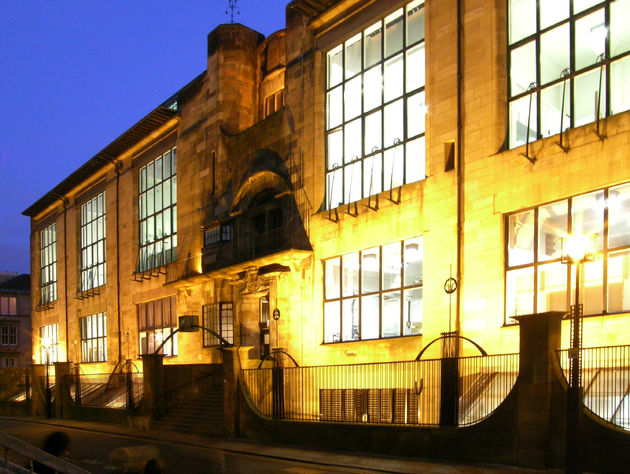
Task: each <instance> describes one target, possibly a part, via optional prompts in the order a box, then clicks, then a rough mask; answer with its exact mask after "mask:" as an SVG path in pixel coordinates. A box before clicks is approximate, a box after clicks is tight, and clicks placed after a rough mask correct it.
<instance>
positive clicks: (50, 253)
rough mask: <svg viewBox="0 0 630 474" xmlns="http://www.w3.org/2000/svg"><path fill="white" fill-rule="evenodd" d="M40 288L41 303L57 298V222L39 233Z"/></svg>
mask: <svg viewBox="0 0 630 474" xmlns="http://www.w3.org/2000/svg"><path fill="white" fill-rule="evenodd" d="M39 259H40V262H39V270H40V278H39V290H40V303H41V304H43V305H44V304H46V303H51V302H53V301H55V300H56V299H57V224H51V225H49V226H48V227H46V228H45V229H44V230H42V231H41V232H40V233H39Z"/></svg>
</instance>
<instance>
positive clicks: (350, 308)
mask: <svg viewBox="0 0 630 474" xmlns="http://www.w3.org/2000/svg"><path fill="white" fill-rule="evenodd" d="M342 306H343V316H342V318H343V319H342V323H341V325H342V328H343V340H344V341H356V340H358V339H359V299H358V298H351V299H348V300H343V304H342Z"/></svg>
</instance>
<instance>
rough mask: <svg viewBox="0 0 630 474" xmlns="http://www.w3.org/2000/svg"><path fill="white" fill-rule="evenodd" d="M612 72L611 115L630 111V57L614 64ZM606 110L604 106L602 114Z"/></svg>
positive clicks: (611, 68)
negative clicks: (629, 85)
mask: <svg viewBox="0 0 630 474" xmlns="http://www.w3.org/2000/svg"><path fill="white" fill-rule="evenodd" d="M628 31H630V28H628ZM610 72H611V78H610V90H611V91H610V113H611V114H618V113H619V112H623V111H625V110H630V87H628V84H630V57H626V58H624V59H622V60H620V61H615V62H614V63H612V65H611V66H610ZM604 108H605V107H603V106H602V113H603V109H604Z"/></svg>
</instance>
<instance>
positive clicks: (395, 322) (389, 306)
mask: <svg viewBox="0 0 630 474" xmlns="http://www.w3.org/2000/svg"><path fill="white" fill-rule="evenodd" d="M382 304H383V313H382V319H383V328H382V332H381V337H396V336H400V292H399V291H394V292H391V293H385V294H383V303H382Z"/></svg>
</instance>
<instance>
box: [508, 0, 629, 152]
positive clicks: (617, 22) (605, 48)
mask: <svg viewBox="0 0 630 474" xmlns="http://www.w3.org/2000/svg"><path fill="white" fill-rule="evenodd" d="M508 10H509V46H508V54H509V61H510V74H509V76H510V80H509V91H510V92H509V95H510V105H509V121H510V122H509V123H510V126H509V146H510V148H513V147H517V146H519V145H522V144H524V143H526V142H527V141H530V142H531V141H534V140H536V139H538V138H540V137H548V136H551V135H555V134H557V133H559V132H560V130H561V129H562V130H563V131H564V130H565V129H567V128H570V127H579V126H581V125H584V124H587V123H590V122H593V121H595V120H597V119H598V118H602V117H606V116H608V115H613V114H616V113H619V112H622V111H624V110H629V109H630V29H629V28H628V19H629V18H630V0H607V1H597V0H508ZM528 130H529V140H528Z"/></svg>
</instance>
